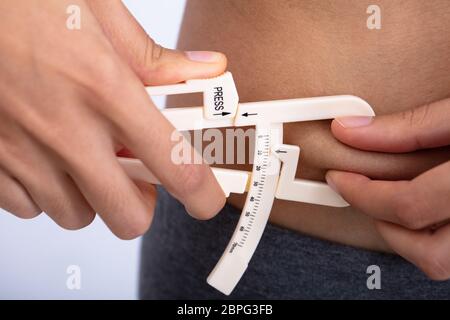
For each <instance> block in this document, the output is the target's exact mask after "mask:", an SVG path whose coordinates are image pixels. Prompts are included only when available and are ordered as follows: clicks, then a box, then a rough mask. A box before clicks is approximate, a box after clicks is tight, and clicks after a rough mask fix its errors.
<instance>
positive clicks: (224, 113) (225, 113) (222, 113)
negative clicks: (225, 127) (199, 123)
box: [214, 112, 231, 117]
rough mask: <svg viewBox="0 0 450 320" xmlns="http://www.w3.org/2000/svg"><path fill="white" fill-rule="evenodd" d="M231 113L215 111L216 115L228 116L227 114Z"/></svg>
mask: <svg viewBox="0 0 450 320" xmlns="http://www.w3.org/2000/svg"><path fill="white" fill-rule="evenodd" d="M229 114H231V112H219V113H214V115H215V116H222V117H223V116H227V115H229Z"/></svg>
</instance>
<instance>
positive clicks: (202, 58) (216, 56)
mask: <svg viewBox="0 0 450 320" xmlns="http://www.w3.org/2000/svg"><path fill="white" fill-rule="evenodd" d="M185 54H186V56H187V57H188V59H189V60H191V61H195V62H218V61H220V60H221V59H222V54H221V53H219V52H214V51H186V52H185Z"/></svg>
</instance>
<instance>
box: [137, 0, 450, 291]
mask: <svg viewBox="0 0 450 320" xmlns="http://www.w3.org/2000/svg"><path fill="white" fill-rule="evenodd" d="M371 4H372V3H371V2H367V1H276V2H275V1H259V0H258V1H256V0H255V1H221V2H217V1H202V0H190V1H188V3H187V6H186V11H185V16H184V21H183V24H182V29H181V35H180V39H179V48H180V49H187V48H190V49H192V48H194V49H195V48H207V49H210V50H217V51H222V52H224V53H225V54H226V55H227V57H228V60H229V68H228V69H229V70H230V71H232V72H233V76H234V78H235V82H236V85H237V88H238V91H239V94H240V101H241V102H247V101H259V100H273V99H287V98H300V97H313V96H325V95H337V94H352V95H356V96H359V97H362V98H363V99H365V100H366V101H368V102H369V103H370V105H371V106H372V107H373V108H374V110H375V112H376V114H377V115H384V114H391V113H395V112H400V111H404V112H405V113H404V115H413V118H411V119H410V120H411V123H412V124H417V127H418V126H419V124H420V119H421V117H426V112H415V113H414V112H411V111H409V110H412V109H413V108H415V107H419V106H423V105H427V104H429V103H431V102H434V101H439V100H443V99H444V98H446V97H448V96H449V94H450V40H449V37H448V32H449V31H450V19H449V17H450V4H449V3H448V2H447V1H432V2H428V3H426V4H425V3H423V2H421V1H415V0H410V1H406V2H400V1H377V3H376V5H377V6H378V9H379V11H380V12H379V13H380V17H379V18H380V21H379V23H380V26H381V28H380V29H376V28H375V29H373V28H369V26H368V22H367V21H368V20H370V21H371V19H372V18H373V16H372V14H374V12H372V11H371V10H367V9H368V7H369V6H370V5H371ZM367 12H369V13H367ZM199 103H200V101H199V100H198V99H197V98H196V97H191V98H190V99H187V98H186V97H182V98H181V97H180V98H172V99H170V100H169V105H174V106H176V105H178V104H179V105H184V106H185V105H199ZM441 105H442V107H441V108H440V106H438V107H436V106H433V108H434V109H436V108H440V109H444V105H443V104H442V103H441ZM447 106H448V102H445V108H446V109H445V110H446V112H447V114H448V110H449V108H448V107H447ZM427 109H428V108H422V109H418V110H425V111H426V110H427ZM280 112H282V110H281V111H280ZM414 114H415V116H414ZM398 118H399V119H401V118H402V117H398ZM447 119H448V118H447ZM344 121H345V120H343V121H341V122H342V123H343V125H340V124H339V123H338V122H334V123H333V132H334V134H335V135H336V136H337V138H339V139H340V140H341V141H343V142H345V143H347V144H350V145H351V144H352V142H353V144H354V145H353V146H354V147H357V148H358V147H359V148H358V149H357V148H352V147H351V146H348V145H346V144H344V143H341V142H339V141H338V140H337V139H335V138H334V137H333V134H332V132H331V131H330V123H329V122H328V121H316V122H310V123H295V124H289V125H286V127H285V128H286V129H285V136H284V141H285V143H287V144H294V145H299V146H300V147H301V149H302V153H301V157H300V163H299V167H298V171H297V176H298V177H304V178H308V179H316V180H325V173H326V172H327V170H330V169H333V170H339V171H350V172H356V173H359V174H362V175H364V176H367V177H370V178H372V179H379V180H409V179H412V178H415V177H417V176H418V175H420V174H421V173H424V172H426V171H427V170H428V169H430V168H433V167H435V166H437V165H438V164H441V163H443V162H445V161H447V160H448V159H449V154H450V150H449V148H448V147H442V148H434V149H429V148H428V149H427V150H418V151H415V152H407V153H404V152H402V151H413V150H388V149H389V148H387V149H386V148H385V149H383V148H381V147H380V146H373V145H369V146H367V145H364V143H365V142H361V141H357V139H356V138H355V136H357V135H356V133H354V134H351V133H349V132H348V131H346V127H347V129H348V127H349V125H351V124H349V123H347V124H345V123H344ZM355 121H359V122H361V121H362V122H364V119H347V122H355ZM368 124H369V123H367V125H368ZM359 125H361V126H363V125H364V123H361V124H357V123H356V124H355V123H353V126H359ZM386 125H387V124H386ZM380 127H381V124H380ZM395 127H396V128H399V129H400V128H402V127H401V126H400V125H396V126H395ZM379 130H381V129H380V128H378V131H379ZM403 132H404V131H403ZM404 133H405V135H406V134H407V132H404ZM362 134H363V135H366V136H368V137H369V138H370V136H373V134H374V133H370V132H365V133H364V132H362ZM398 135H402V132H398ZM443 145H448V141H447V144H443ZM380 148H381V149H380ZM360 149H366V150H368V151H363V150H360ZM372 150H373V151H376V152H373V151H372ZM379 151H384V152H379ZM398 152H402V153H398ZM338 174H339V173H338V172H334V171H333V172H330V173H329V176H328V180H329V183H331V184H333V182H334V184H335V185H337V186H338V187H339V188H341V190H338V191H341V192H344V193H345V195H344V197H345V196H348V198H350V199H351V200H354V199H353V198H354V197H353V198H352V194H351V192H350V191H348V189H349V187H348V186H346V185H345V182H342V179H344V180H345V179H353V180H352V181H354V182H355V183H356V180H355V179H357V178H358V179H359V178H360V176H356V177H355V176H345V177H338V176H337V175H338ZM333 178H334V179H336V181H332V180H333ZM358 181H359V180H358ZM360 185H362V184H361V183H360ZM337 186H335V188H337ZM339 188H338V189H339ZM159 191H160V192H159V202H158V205H157V209H156V215H155V221H154V224H153V226H152V228H151V230H150V232H149V233H148V234H147V235H146V236H145V238H144V243H143V248H142V255H143V258H142V265H141V286H140V288H141V297H142V298H194V299H195V298H225V296H224V295H222V294H221V293H219V292H217V291H215V290H214V289H213V288H211V287H209V286H208V285H207V284H206V277H207V275H208V273H209V272H210V271H211V270H212V268H213V266H214V264H215V263H216V262H217V260H218V258H219V257H220V255H221V253H222V252H223V250H224V249H225V246H226V244H227V240H228V239H229V238H230V236H231V233H232V231H233V229H234V227H235V225H236V223H237V219H238V214H239V213H240V209H241V208H242V206H243V201H244V197H243V196H242V197H241V196H235V195H233V196H232V197H230V198H229V199H228V205H227V206H226V207H225V209H224V210H223V211H222V212H221V213H220V214H219V215H218V216H217V217H216V218H214V219H213V220H211V221H208V222H204V221H201V222H199V221H194V220H192V219H190V218H188V217H187V215H186V214H185V212H184V209H183V207H182V206H181V205H180V204H178V203H177V202H176V201H175V200H174V199H172V198H171V197H170V196H169V195H168V194H167V193H166V192H165V191H164V190H163V189H160V190H159ZM398 191H399V192H400V191H401V190H400V189H399V190H398ZM364 192H365V190H360V193H364ZM395 197H396V194H395V189H394V193H392V194H391V198H395ZM376 199H380V200H379V201H378V200H375V198H374V202H376V203H377V204H378V206H380V207H381V209H380V210H379V211H381V212H383V211H386V210H387V209H386V210H385V209H383V205H384V206H385V207H386V208H387V207H388V205H387V204H385V203H384V202H383V201H382V200H381V199H382V198H381V197H380V198H376ZM365 200H366V201H365V203H367V202H368V201H367V199H365ZM355 202H356V205H354V206H352V207H349V208H344V209H337V208H330V207H324V206H316V205H309V204H300V203H292V202H287V201H278V200H277V201H276V202H275V204H274V207H273V210H272V213H271V217H270V224H269V226H268V227H267V229H266V231H265V234H264V236H263V238H262V240H261V243H260V245H259V247H258V249H257V251H256V253H255V255H254V257H253V259H252V260H251V262H250V265H249V268H248V270H247V271H246V273H245V274H244V276H243V278H242V279H241V282H240V283H239V284H238V286H237V287H236V289H235V291H234V292H233V293H232V294H231V296H230V297H231V298H448V297H450V290H449V289H450V283H449V282H448V281H447V282H435V281H432V280H430V279H429V278H428V277H426V275H425V274H424V273H423V272H422V271H420V270H419V269H418V268H417V267H415V266H413V265H412V264H411V263H410V262H407V261H406V260H404V259H403V258H401V257H400V256H398V255H396V254H395V253H394V252H397V253H398V254H401V255H403V256H404V257H406V258H407V259H409V260H411V262H413V263H415V264H417V265H419V267H421V268H422V269H423V270H424V271H425V272H427V271H429V272H428V275H429V276H431V277H433V276H434V277H433V278H436V279H437V278H440V279H439V280H443V279H442V275H441V277H439V275H436V273H438V272H434V274H433V271H435V270H436V269H437V268H433V266H431V267H428V268H427V266H428V264H427V263H423V264H421V261H425V260H424V259H428V260H426V261H427V262H428V261H429V260H430V258H424V257H423V255H421V256H420V257H412V256H410V255H408V252H406V253H405V252H404V250H403V251H402V247H399V246H400V245H399V244H398V243H399V242H400V240H399V236H398V235H399V234H400V235H401V233H399V232H404V231H403V230H407V229H408V230H409V229H423V228H424V227H428V225H420V224H419V225H415V226H411V225H407V226H405V224H406V223H398V225H401V226H403V227H410V228H402V229H401V230H400V231H398V230H393V229H392V228H394V227H393V226H392V225H391V224H382V223H379V222H377V221H380V220H381V221H383V220H385V221H390V222H396V221H392V220H391V219H390V217H388V218H385V217H383V218H380V217H379V216H378V217H377V216H375V217H374V213H373V212H362V211H363V210H358V209H356V208H358V207H359V208H361V207H363V206H364V205H358V204H359V202H358V199H356V200H355ZM369 202H370V201H369ZM445 202H446V204H447V205H450V203H449V202H448V200H445ZM351 203H352V202H351ZM352 204H353V203H352ZM377 204H374V203H372V207H376V206H377ZM446 208H447V217H446V218H447V219H448V206H447V207H446ZM369 211H370V210H369ZM400 211H402V212H403V211H404V212H405V215H407V214H408V209H407V208H406V207H405V208H401V209H400ZM365 213H368V214H370V215H366V214H365ZM414 221H416V220H414V219H413V224H414ZM395 228H397V227H395ZM391 229H392V230H391ZM397 231H398V232H397ZM405 232H406V231H405ZM446 232H447V233H448V231H446ZM447 242H448V241H447ZM433 243H436V241H434V242H433ZM406 246H409V247H411V248H414V245H413V244H411V243H407V244H406ZM431 259H433V258H431ZM446 261H447V260H446ZM371 265H375V266H378V267H379V268H380V279H381V289H380V290H369V287H370V288H373V286H371V285H370V284H368V282H371V281H372V280H373V277H372V278H370V277H371V276H372V271H370V270H373V269H371V268H369V269H368V267H369V266H371ZM430 269H432V270H433V271H430ZM367 272H368V273H367ZM375 287H377V286H375ZM378 287H380V286H379V285H378ZM378 287H377V288H378ZM378 289H379V288H378Z"/></svg>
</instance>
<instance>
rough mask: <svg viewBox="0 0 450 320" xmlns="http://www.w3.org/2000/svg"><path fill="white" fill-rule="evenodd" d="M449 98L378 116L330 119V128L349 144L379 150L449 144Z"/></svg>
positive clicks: (395, 150) (335, 134)
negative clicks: (331, 120)
mask: <svg viewBox="0 0 450 320" xmlns="http://www.w3.org/2000/svg"><path fill="white" fill-rule="evenodd" d="M449 123H450V99H445V100H441V101H437V102H434V103H431V104H428V105H424V106H421V107H419V108H416V109H411V110H408V111H404V112H399V113H394V114H391V115H382V116H378V117H345V118H338V119H335V120H333V122H332V124H331V131H332V132H333V135H334V136H335V137H336V138H337V139H338V140H340V141H341V142H343V143H345V144H348V145H350V146H352V147H355V148H358V149H362V150H369V151H380V152H391V153H400V152H411V151H415V150H419V149H427V148H436V147H442V146H446V145H450V125H449Z"/></svg>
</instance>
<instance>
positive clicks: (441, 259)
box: [421, 246, 450, 280]
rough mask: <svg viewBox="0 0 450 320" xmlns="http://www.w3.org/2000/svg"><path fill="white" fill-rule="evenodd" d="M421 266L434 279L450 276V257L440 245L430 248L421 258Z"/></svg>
mask: <svg viewBox="0 0 450 320" xmlns="http://www.w3.org/2000/svg"><path fill="white" fill-rule="evenodd" d="M421 268H422V270H423V271H424V272H425V274H426V275H427V276H428V277H429V278H431V279H433V280H448V279H449V278H450V257H449V254H448V253H447V252H446V251H444V250H442V248H441V247H440V246H436V247H435V248H429V249H428V250H426V251H425V254H424V256H423V257H422V260H421Z"/></svg>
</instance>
